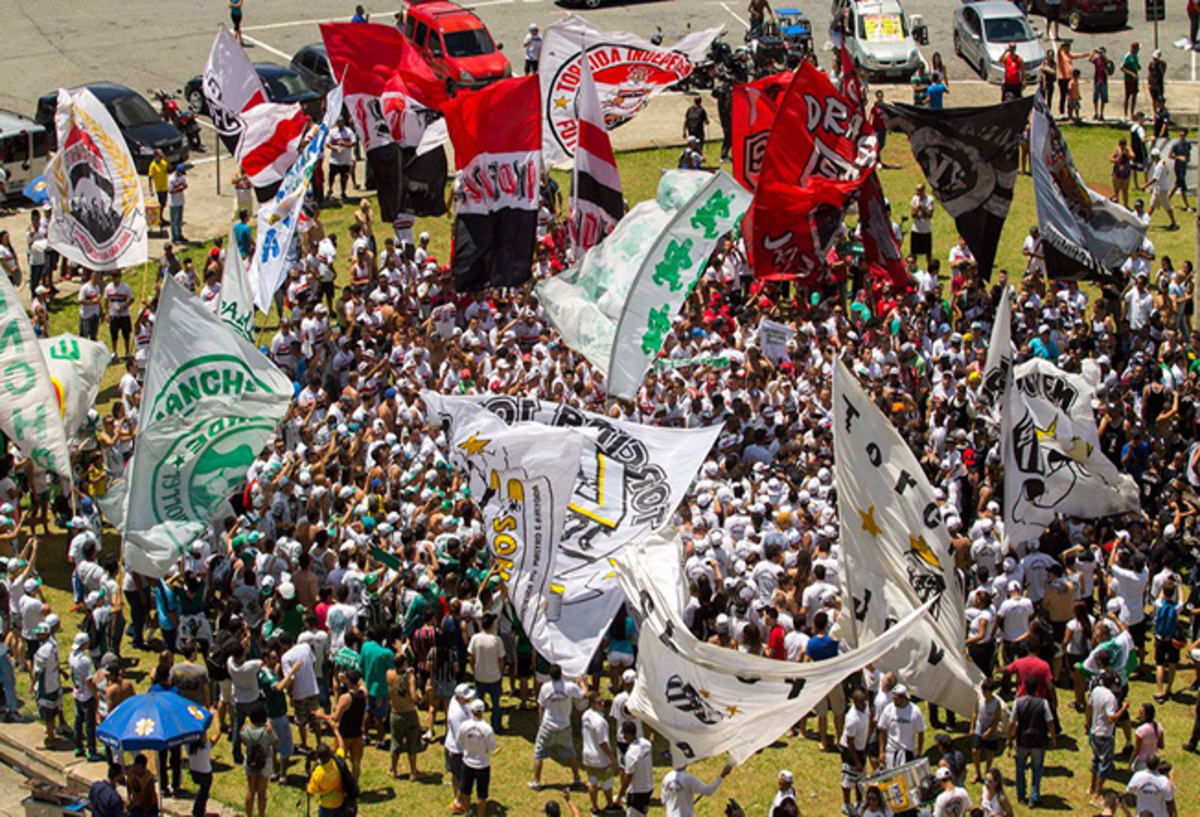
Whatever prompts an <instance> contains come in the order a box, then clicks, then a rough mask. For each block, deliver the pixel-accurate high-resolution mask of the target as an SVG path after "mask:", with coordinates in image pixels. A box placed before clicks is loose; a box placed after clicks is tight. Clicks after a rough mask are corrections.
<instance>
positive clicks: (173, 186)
mask: <svg viewBox="0 0 1200 817" xmlns="http://www.w3.org/2000/svg"><path fill="white" fill-rule="evenodd" d="M187 186H188V181H187V174H186V173H180V172H178V171H176V172H175V173H172V174H171V176H170V178H169V179H167V206H168V207H182V206H183V200H184V191H185V190H187Z"/></svg>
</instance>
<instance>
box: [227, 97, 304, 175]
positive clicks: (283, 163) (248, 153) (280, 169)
mask: <svg viewBox="0 0 1200 817" xmlns="http://www.w3.org/2000/svg"><path fill="white" fill-rule="evenodd" d="M307 129H308V117H307V116H305V115H304V112H303V111H302V110H300V106H299V105H297V104H295V103H293V104H291V105H279V104H276V103H274V102H264V103H263V104H262V105H256V106H254V107H253V108H251V109H250V110H248V111H246V112H245V113H243V114H242V137H241V139H240V140H239V141H238V144H237V151H236V152H235V156H236V157H237V161H238V164H239V165H240V166H241V168H242V170H243V171H244V172H245V174H246V175H247V176H249V177H250V182H251V183H252V184H253V185H254V186H255V187H267V186H268V185H271V184H274V183H276V182H279V181H282V180H283V177H284V175H286V174H287V171H288V168H290V167H291V166H292V165H293V164H295V162H296V158H297V157H298V156H299V155H300V143H301V140H302V139H303V138H304V132H305V130H307Z"/></svg>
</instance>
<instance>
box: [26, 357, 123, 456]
mask: <svg viewBox="0 0 1200 817" xmlns="http://www.w3.org/2000/svg"><path fill="white" fill-rule="evenodd" d="M41 346H42V354H43V355H45V357H46V367H47V368H48V369H49V371H50V382H51V383H52V384H53V386H54V391H55V395H56V396H57V397H58V412H59V415H60V416H61V417H62V424H63V430H64V431H65V432H66V434H67V439H68V442H70V444H71V445H76V444H78V443H79V442H81V436H80V434H79V428H80V426H82V425H83V422H84V420H86V419H87V413H88V409H90V408H91V407H92V406H93V405H95V403H96V395H98V394H99V393H100V381H101V380H103V379H104V372H105V371H106V370H107V369H108V364H109V362H110V361H111V360H112V352H110V351H108V347H107V346H105V345H104V344H103V343H97V342H96V341H94V340H88V339H87V338H81V337H79V336H78V335H55V336H54V337H52V338H42V340H41Z"/></svg>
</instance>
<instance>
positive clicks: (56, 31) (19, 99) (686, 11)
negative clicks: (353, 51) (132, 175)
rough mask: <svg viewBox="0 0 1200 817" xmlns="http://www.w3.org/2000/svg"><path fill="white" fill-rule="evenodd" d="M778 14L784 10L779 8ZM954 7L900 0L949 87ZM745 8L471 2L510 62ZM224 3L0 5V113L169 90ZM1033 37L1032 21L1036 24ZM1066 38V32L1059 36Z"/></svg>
mask: <svg viewBox="0 0 1200 817" xmlns="http://www.w3.org/2000/svg"><path fill="white" fill-rule="evenodd" d="M779 2H780V4H783V5H788V4H789V3H785V2H784V0H779ZM1132 3H1133V5H1132V6H1131V12H1132V15H1131V17H1132V25H1131V27H1130V28H1128V29H1125V30H1123V31H1109V32H1100V33H1094V34H1081V35H1078V36H1077V38H1076V45H1075V46H1074V47H1076V48H1078V49H1083V48H1090V47H1092V46H1093V45H1099V44H1103V45H1106V46H1108V48H1109V51H1110V53H1114V52H1115V53H1114V56H1116V57H1119V56H1120V54H1122V53H1124V51H1125V49H1126V48H1127V47H1128V44H1129V43H1130V42H1131V41H1133V40H1135V39H1136V40H1139V41H1141V43H1142V44H1143V50H1144V52H1145V53H1146V54H1147V55H1148V53H1149V50H1150V49H1151V48H1152V43H1153V31H1152V26H1151V25H1150V24H1148V23H1146V22H1144V14H1143V7H1142V4H1141V2H1139V0H1132ZM790 4H791V5H797V6H799V7H800V8H801V9H802V10H803V11H804V12H805V13H806V14H808V16H809V18H810V19H811V21H812V23H813V27H814V30H815V31H816V32H817V37H816V45H817V47H818V48H820V47H821V46H822V45H824V43H825V41H826V39H827V37H826V35H825V32H826V31H827V30H828V26H829V19H830V10H829V4H828V0H816V1H815V2H814V1H813V0H803V1H802V2H794V3H790ZM353 5H354V4H353V2H347V0H338V2H333V1H332V0H307V2H304V3H297V2H294V0H246V3H245V15H246V16H245V23H244V26H245V28H244V30H245V33H246V35H247V38H248V43H249V44H250V45H251V46H252V47H251V49H250V53H251V58H252V59H254V60H255V61H272V62H281V63H286V62H288V61H289V60H290V57H291V55H292V54H293V53H294V52H295V51H296V49H298V48H299V47H300V46H302V45H305V44H306V43H310V42H314V41H316V40H318V39H319V38H320V35H319V33H318V31H317V22H319V21H321V20H323V19H347V18H348V17H349V15H350V13H351V12H352V11H353ZM366 5H367V7H368V11H370V12H371V13H372V15H373V17H374V18H375V19H376V20H377V21H389V22H390V20H391V18H392V14H393V12H394V11H395V9H396V8H397V3H396V0H392V2H391V3H390V4H388V5H382V4H374V3H367V4H366ZM957 5H958V2H957V0H907V2H906V8H907V10H908V12H909V14H910V15H912V14H920V15H921V16H922V17H923V18H924V19H925V22H926V23H927V24H928V25H929V28H930V33H931V41H930V44H929V46H927V47H926V48H925V49H923V51H924V53H925V55H926V57H929V56H930V55H931V54H932V53H933V52H934V51H940V52H941V53H942V55H943V56H944V57H946V59H947V62H948V63H949V72H950V75H951V79H952V80H953V79H960V80H961V79H970V78H973V76H974V75H973V74H971V73H970V71H969V69H968V68H967V66H966V64H965V63H963V62H961V61H960V60H958V58H957V57H954V56H953V49H952V47H951V32H952V17H953V14H952V11H953V8H954V7H956V6H957ZM1167 5H1168V9H1167V18H1168V19H1167V22H1165V23H1162V24H1160V31H1161V34H1160V37H1161V42H1162V49H1163V53H1164V54H1165V55H1166V59H1167V61H1168V64H1169V67H1170V74H1169V76H1170V78H1171V79H1174V80H1195V79H1197V74H1196V71H1197V68H1196V61H1195V58H1194V57H1193V55H1192V54H1190V53H1185V52H1183V51H1179V50H1177V49H1175V48H1174V47H1173V46H1172V45H1171V43H1173V42H1175V41H1176V40H1178V39H1179V38H1181V37H1183V36H1185V35H1186V31H1187V15H1186V14H1185V12H1184V3H1183V2H1182V0H1170V2H1168V4H1167ZM745 6H746V0H727V1H726V2H722V0H622V1H621V2H614V0H608V2H606V4H605V6H604V7H603V8H600V9H597V10H595V11H586V10H582V9H573V8H571V7H569V6H564V5H561V4H560V3H557V2H553V0H478V2H476V3H474V4H473V7H474V8H475V10H476V12H477V13H478V14H479V16H480V17H481V18H482V19H483V20H484V21H485V22H486V23H487V25H488V27H489V28H490V29H491V31H492V33H493V36H494V37H495V39H496V40H497V41H499V42H501V43H503V44H504V46H505V52H506V53H507V54H508V56H509V59H510V61H512V62H513V63H514V65H516V66H518V69H519V66H520V65H521V63H522V61H523V53H522V47H521V42H522V40H523V38H524V36H525V33H526V31H527V30H528V26H529V24H530V23H538V24H539V25H541V26H542V27H543V28H544V27H545V26H547V25H549V24H550V23H552V22H553V21H555V20H557V19H559V18H560V17H561V16H562V15H564V14H566V13H568V12H570V11H578V13H580V14H582V15H584V16H585V17H587V18H588V19H590V20H592V21H593V22H594V23H595V25H597V26H598V27H600V28H604V29H622V30H629V31H636V32H639V33H642V34H643V35H645V36H649V35H651V34H653V33H654V31H655V28H656V27H657V26H661V27H662V29H663V34H664V36H665V37H666V39H667V41H668V42H670V41H672V40H674V39H675V38H678V37H680V36H682V35H683V34H685V33H686V32H687V31H688V30H689V28H691V29H701V28H707V27H710V26H714V25H720V24H724V25H726V26H727V27H728V29H729V35H728V38H729V40H730V42H734V43H736V42H740V41H741V38H742V34H743V32H744V25H743V21H744V19H745V17H746V11H745ZM227 20H228V15H227V12H226V4H225V2H224V0H203V2H194V1H193V2H185V1H184V0H159V2H156V3H154V2H152V3H129V2H127V1H126V0H86V2H79V1H78V0H71V2H67V0H0V21H3V26H4V29H5V30H4V34H5V38H4V39H5V42H6V43H7V46H6V48H5V49H4V53H3V55H0V76H3V77H4V81H3V82H2V83H0V107H7V108H11V109H14V110H16V111H18V112H21V113H25V114H27V115H28V114H31V113H32V111H33V107H34V103H35V101H36V100H37V98H38V97H39V96H40V95H41V94H43V93H46V92H47V91H50V90H53V89H54V88H55V87H58V86H72V85H78V84H81V83H85V82H89V81H96V80H113V81H117V82H121V83H124V84H126V85H129V86H130V87H132V88H135V89H137V90H139V91H145V90H146V89H147V88H150V87H166V88H169V89H177V88H181V87H182V86H183V83H184V82H186V81H187V79H188V78H189V77H191V76H193V75H195V74H197V73H199V72H200V71H201V69H202V68H203V65H204V60H205V58H206V57H207V55H208V50H209V47H210V45H211V43H212V38H213V34H214V31H215V29H216V27H217V25H218V24H220V23H222V22H227ZM1034 22H1035V26H1037V27H1038V28H1039V29H1040V27H1041V19H1040V18H1034ZM1064 30H1065V27H1064Z"/></svg>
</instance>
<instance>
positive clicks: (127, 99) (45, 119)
mask: <svg viewBox="0 0 1200 817" xmlns="http://www.w3.org/2000/svg"><path fill="white" fill-rule="evenodd" d="M79 87H80V88H86V89H87V90H89V91H91V92H92V95H93V96H95V97H96V99H98V100H99V101H100V104H102V105H103V106H104V107H105V109H106V110H107V111H108V113H109V115H110V116H112V118H113V121H114V122H116V123H117V127H118V128H119V129H120V131H121V135H122V136H124V137H125V144H126V145H128V146H129V153H130V155H132V156H133V161H134V164H136V165H137V169H138V172H139V173H145V172H146V168H148V167H149V166H150V161H151V160H152V159H153V158H154V151H156V150H161V151H162V152H163V155H164V156H166V158H167V161H168V162H170V163H171V164H175V163H176V162H184V161H187V158H188V147H187V140H185V139H184V137H183V134H182V133H180V132H179V128H177V127H175V126H174V125H172V124H171V123H169V122H164V121H163V118H162V117H161V116H160V115H159V113H158V111H156V110H155V109H154V106H153V105H151V104H150V103H149V102H147V101H146V100H145V98H144V97H143V96H142V95H141V94H139V93H138V92H137V91H135V90H133V89H132V88H126V87H125V86H124V85H117V84H116V83H112V82H93V83H89V84H87V85H82V86H79ZM72 90H79V89H78V88H73V89H72ZM57 108H58V92H57V91H53V92H51V93H48V94H45V95H43V96H42V97H40V98H39V99H38V102H37V110H36V111H35V112H34V114H33V120H34V121H35V122H37V123H38V124H39V125H41V126H42V127H43V128H45V129H46V134H47V137H48V140H49V143H50V149H51V150H56V149H57V145H56V144H55V142H56V141H57V134H56V132H55V128H54V112H55V110H56V109H57Z"/></svg>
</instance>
